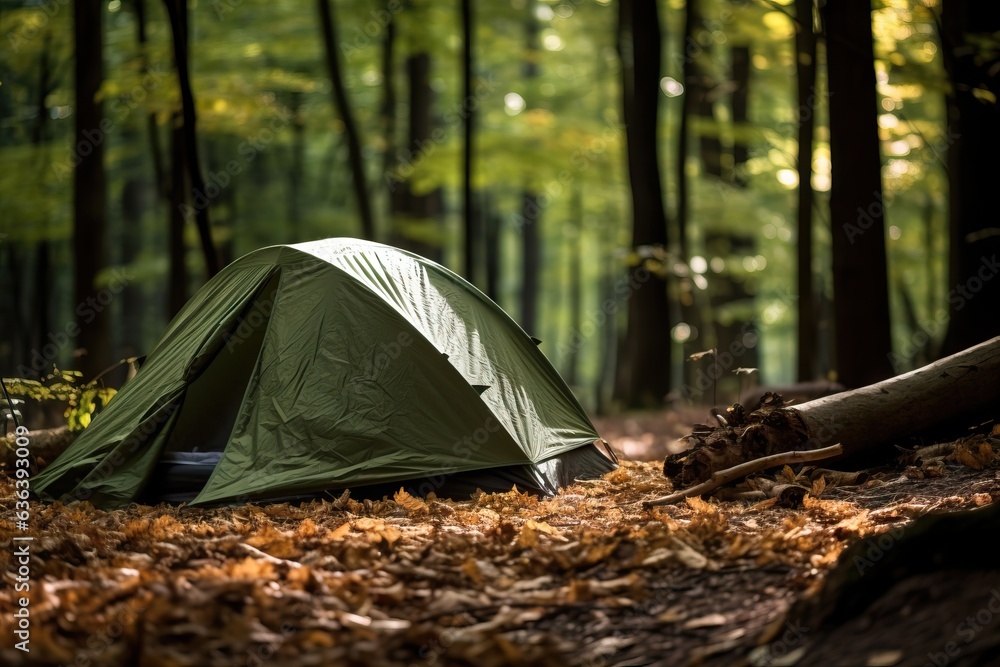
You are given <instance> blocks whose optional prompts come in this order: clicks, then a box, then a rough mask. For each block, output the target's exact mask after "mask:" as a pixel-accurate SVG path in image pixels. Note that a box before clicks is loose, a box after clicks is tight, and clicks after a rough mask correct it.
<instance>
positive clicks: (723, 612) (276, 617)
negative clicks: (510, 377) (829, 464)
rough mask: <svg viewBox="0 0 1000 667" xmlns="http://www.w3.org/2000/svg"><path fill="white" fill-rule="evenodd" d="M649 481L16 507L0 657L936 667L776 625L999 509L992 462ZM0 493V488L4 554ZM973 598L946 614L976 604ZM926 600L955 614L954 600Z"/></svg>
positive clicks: (900, 645)
mask: <svg viewBox="0 0 1000 667" xmlns="http://www.w3.org/2000/svg"><path fill="white" fill-rule="evenodd" d="M630 419H631V420H632V421H631V422H627V420H622V421H621V422H619V423H617V424H615V423H610V422H607V421H605V422H604V423H603V424H602V425H601V428H602V432H603V433H606V434H607V435H608V436H610V437H609V440H610V441H611V442H612V443H613V444H614V445H616V446H617V447H618V448H619V450H620V451H624V452H628V451H630V450H629V447H632V448H633V449H634V450H636V451H638V449H641V447H640V445H642V444H643V443H645V444H646V445H647V449H648V448H652V449H654V450H656V455H657V456H659V455H660V452H659V449H660V448H666V449H670V448H671V447H675V446H676V445H674V444H672V440H673V437H674V435H675V432H676V428H675V426H676V425H675V424H673V423H672V422H671V421H670V420H669V419H668V420H651V419H649V418H646V419H638V420H637V419H636V418H630ZM994 435H995V433H994ZM606 437H607V436H606ZM979 437H980V438H981V440H982V441H985V442H987V444H989V445H992V446H993V448H994V449H997V448H1000V441H997V440H996V439H995V438H987V437H986V435H980V436H979ZM636 443H638V444H636ZM637 448H638V449H637ZM960 449H961V448H960ZM987 449H989V448H987ZM979 451H980V452H981V450H979ZM646 453H647V454H648V453H649V452H648V451H646ZM987 458H988V457H987ZM788 474H791V471H790V470H789V471H785V472H782V473H779V475H778V476H779V477H780V476H782V475H788ZM669 490H670V488H669V483H668V482H667V481H666V479H665V478H664V477H663V474H662V471H661V463H660V462H659V461H650V462H641V461H629V460H623V462H622V466H621V467H620V468H619V469H618V470H616V471H615V472H612V473H609V474H608V475H607V476H605V478H603V479H600V480H594V481H590V482H586V483H578V484H576V485H574V486H571V487H569V488H567V489H565V490H564V491H563V492H562V493H561V494H560V495H558V496H556V497H554V498H550V499H538V498H536V497H532V496H529V495H526V494H521V493H518V492H516V491H512V492H510V493H504V494H490V495H485V494H484V495H480V496H478V497H475V498H473V499H471V500H465V501H453V500H440V499H434V498H430V499H427V500H423V499H417V498H413V497H411V496H408V495H405V494H397V495H396V497H395V498H393V499H385V500H382V501H378V502H372V501H356V500H353V499H351V498H349V497H348V496H346V495H345V496H342V497H340V498H332V497H331V499H330V500H324V501H314V502H312V503H309V504H303V505H301V506H291V505H288V504H273V505H264V506H255V505H246V506H240V507H229V508H222V509H208V510H206V509H195V508H185V507H179V508H178V507H171V506H165V505H161V506H156V507H149V506H138V505H134V506H131V507H129V508H127V509H123V510H115V511H101V510H96V509H94V508H92V507H91V506H89V504H86V503H83V504H76V505H72V506H63V505H61V504H54V505H43V504H39V503H36V504H34V506H33V508H32V511H33V516H32V530H31V534H32V535H34V536H35V541H34V542H33V543H32V547H31V550H32V558H31V565H30V569H31V593H30V599H31V605H30V614H31V615H30V624H31V625H30V630H31V640H30V641H31V643H30V648H31V653H30V654H25V653H22V652H20V651H17V650H15V649H13V648H12V645H13V643H14V641H15V640H14V639H13V636H14V629H15V628H14V625H13V624H14V621H15V619H14V616H13V613H14V610H15V606H14V605H15V600H16V597H17V596H20V595H21V594H20V593H18V594H15V593H14V585H13V575H12V574H11V572H12V571H13V569H14V566H13V564H12V562H11V550H10V549H5V550H4V553H3V556H2V557H0V564H2V565H3V567H4V570H5V572H6V573H7V575H6V580H5V582H4V585H3V587H2V588H0V614H2V616H0V636H2V637H3V643H2V644H0V663H2V664H4V665H29V664H30V665H44V664H68V665H101V666H102V667H103V666H113V665H142V666H144V667H146V666H148V667H174V666H181V665H199V666H201V665H205V666H209V665H220V666H221V665H225V666H227V667H229V666H232V665H247V666H256V665H267V664H273V665H281V666H297V665H303V666H304V665H437V664H442V665H475V666H476V667H492V666H494V665H497V666H499V665H511V664H517V665H586V666H587V667H604V666H608V667H610V666H611V665H647V664H660V665H754V666H762V665H792V664H799V665H804V664H848V665H857V666H860V665H866V664H867V665H872V666H877V665H886V666H893V665H901V666H905V665H924V664H936V663H933V662H929V660H928V655H930V653H931V652H932V650H933V647H934V646H936V645H937V644H935V643H934V642H937V641H938V639H937V637H936V636H933V633H929V634H927V637H926V638H924V637H922V636H920V634H919V633H918V635H917V636H914V634H913V632H914V627H915V626H911V625H910V624H908V623H902V624H897V626H892V627H894V628H895V630H894V631H892V632H888V631H887V632H878V633H875V636H874V638H872V637H869V640H870V641H868V642H867V643H865V642H861V641H858V640H856V639H855V638H854V637H855V634H857V633H858V632H861V633H863V632H864V631H865V628H864V627H862V628H861V629H860V630H858V629H857V628H855V629H854V630H851V631H850V632H848V634H846V635H844V634H843V633H842V634H841V635H836V633H834V634H830V633H829V632H822V633H820V632H815V633H812V632H811V630H810V629H809V628H806V627H803V626H801V625H799V624H797V623H796V622H794V621H791V620H789V619H788V618H787V616H786V614H787V612H788V610H789V607H790V605H791V604H792V603H793V601H795V600H797V599H801V598H803V597H805V596H810V595H813V594H814V593H815V592H816V590H817V589H818V586H819V584H820V583H821V582H822V580H823V577H824V574H825V573H827V572H828V571H830V568H831V567H832V566H833V565H834V564H835V562H836V561H837V559H838V556H840V554H841V553H842V552H843V550H844V549H845V548H846V547H847V546H848V545H850V544H852V543H855V542H857V541H859V540H866V541H870V542H871V543H872V545H873V548H875V549H876V551H877V550H878V549H879V548H882V547H885V548H891V540H890V541H889V542H888V543H882V542H878V541H877V540H878V539H879V538H880V537H884V536H885V535H886V534H887V533H889V531H891V530H892V529H893V528H895V527H898V526H900V525H903V524H906V523H907V522H910V521H911V520H912V519H913V518H914V517H916V516H919V515H922V514H926V513H927V512H930V511H934V510H952V509H962V508H970V507H976V506H983V505H987V504H990V503H992V502H995V501H998V500H1000V460H998V457H996V456H995V455H994V456H993V458H992V460H984V459H983V458H982V457H980V458H979V459H969V458H968V457H965V458H963V457H961V456H958V457H956V456H954V455H952V456H951V458H950V459H943V460H941V461H940V462H939V463H938V464H937V465H935V466H934V467H933V469H931V468H927V469H926V470H921V469H920V468H919V467H912V466H911V467H906V466H905V465H902V464H901V465H890V466H887V467H885V468H882V469H879V470H874V471H872V474H871V476H870V477H869V479H868V480H867V481H865V482H864V484H861V485H855V486H841V487H838V486H835V485H833V484H829V483H827V484H826V485H825V487H824V485H823V484H822V483H820V484H818V485H816V486H814V487H813V492H812V493H811V494H809V495H806V496H805V498H804V500H802V502H801V504H800V505H799V506H797V507H780V506H778V504H777V500H775V499H770V500H765V501H761V502H740V501H733V502H720V501H716V500H710V501H704V500H701V499H698V498H695V499H689V500H688V501H686V502H684V503H682V504H678V505H671V506H665V507H658V508H654V509H652V510H644V509H643V508H642V505H641V502H642V501H643V500H649V499H652V498H654V497H657V496H660V495H662V494H664V493H665V492H668V491H669ZM13 491H14V486H13V483H12V480H11V479H10V478H9V477H8V476H7V475H6V474H2V475H0V498H2V499H3V500H0V507H2V517H3V519H2V520H0V542H3V543H4V544H11V542H10V538H11V537H12V535H13V532H14V526H13V522H12V521H9V520H8V519H10V518H11V517H12V515H13V500H11V498H12V497H13ZM879 544H881V547H879V546H877V545H879ZM942 581H945V582H946V583H945V584H941V583H940V581H939V583H938V585H939V586H940V585H948V584H947V581H946V580H942ZM994 584H1000V581H996V582H994ZM988 589H989V586H988V585H987V586H986V587H985V588H984V587H982V586H981V585H980V586H979V588H977V589H976V590H975V591H974V593H975V595H974V596H973V597H975V596H981V597H983V600H978V598H977V600H978V601H977V600H972V601H971V602H970V601H968V600H967V601H966V602H969V604H973V605H974V606H973V609H975V608H977V606H976V605H978V607H982V606H983V604H984V602H985V600H986V596H988V593H987V590H988ZM992 590H993V592H996V590H997V589H996V588H994V589H992ZM911 594H912V591H911ZM998 600H1000V597H998ZM963 608H964V607H963ZM942 609H944V610H945V613H947V614H952V615H954V616H946V617H945V618H946V620H947V619H948V618H952V617H954V618H955V622H956V623H957V622H958V620H960V619H961V616H959V615H958V614H959V613H960V612H961V610H960V609H958V610H953V609H946V608H945V606H942ZM858 623H861V624H862V626H863V625H864V623H865V619H859V620H858ZM870 625H871V623H869V626H870ZM939 625H940V623H939ZM954 625H955V623H951V625H950V626H949V631H950V628H951V627H953V626H954ZM887 627H888V626H887ZM942 627H943V626H942ZM872 630H873V629H872V628H871V627H868V631H869V635H871V634H872ZM852 633H853V634H852ZM925 634H926V633H925ZM820 636H822V637H823V638H824V641H828V642H837V643H838V646H839V647H840V649H838V651H835V652H834V654H835V655H839V656H840V657H841V658H843V660H845V661H844V662H842V663H837V662H836V661H835V660H831V659H830V658H823V659H822V660H820V659H817V661H816V662H810V661H808V656H806V658H805V659H803V658H802V656H803V654H804V652H805V649H806V648H807V647H809V646H810V645H812V647H813V648H816V646H815V644H816V640H817V638H818V637H820ZM924 639H926V640H925V641H923V640H924ZM820 648H821V649H822V647H820ZM848 649H850V650H848ZM852 651H853V653H852ZM820 654H822V651H820ZM844 656H847V657H844ZM946 657H947V656H946ZM949 660H950V658H949ZM948 664H962V663H960V662H958V661H957V660H956V661H953V662H949V663H948ZM972 664H988V663H972Z"/></svg>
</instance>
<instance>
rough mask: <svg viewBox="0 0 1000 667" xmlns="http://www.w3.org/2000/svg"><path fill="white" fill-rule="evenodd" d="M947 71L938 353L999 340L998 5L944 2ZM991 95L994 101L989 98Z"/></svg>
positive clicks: (999, 146)
mask: <svg viewBox="0 0 1000 667" xmlns="http://www.w3.org/2000/svg"><path fill="white" fill-rule="evenodd" d="M942 23H943V30H942V41H943V42H944V44H943V46H944V48H943V52H944V54H945V65H946V67H947V69H948V74H949V76H950V78H951V83H952V85H951V94H950V95H949V97H948V110H949V114H948V117H949V119H950V122H951V124H950V125H949V127H948V128H946V135H947V136H946V138H945V141H946V142H948V143H950V147H949V148H948V186H949V190H950V198H949V202H950V216H951V227H950V228H951V252H950V257H949V259H950V261H949V265H950V274H951V275H950V280H951V283H950V285H949V290H950V291H949V294H948V302H949V303H948V305H949V306H950V307H951V313H950V315H951V319H950V321H949V322H948V332H947V334H946V335H945V340H944V345H943V348H942V354H951V353H952V352H955V351H956V350H960V349H962V348H964V347H967V346H969V345H973V344H975V343H978V342H979V341H982V340H986V339H987V338H990V337H992V336H996V335H1000V315H998V314H997V304H998V303H1000V276H997V273H998V272H1000V264H998V263H997V256H998V255H1000V229H998V224H997V215H996V201H995V200H996V156H997V154H998V153H1000V107H998V106H997V99H1000V58H998V57H997V55H996V50H995V49H993V48H987V47H984V46H983V45H984V44H991V43H993V42H992V41H991V40H995V37H994V35H996V33H997V32H1000V5H998V4H997V3H995V2H957V1H956V0H948V2H946V3H945V4H944V11H943V13H942ZM990 95H992V96H993V99H992V100H989V96H990Z"/></svg>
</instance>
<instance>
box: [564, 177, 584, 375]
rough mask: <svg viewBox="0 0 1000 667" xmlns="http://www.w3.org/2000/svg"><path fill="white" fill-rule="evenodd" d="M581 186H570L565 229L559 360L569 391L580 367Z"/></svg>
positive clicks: (581, 309)
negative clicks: (563, 341)
mask: <svg viewBox="0 0 1000 667" xmlns="http://www.w3.org/2000/svg"><path fill="white" fill-rule="evenodd" d="M583 211H584V208H583V186H582V185H581V184H580V183H579V181H578V182H576V183H574V184H573V199H572V211H571V214H570V215H571V218H570V223H569V224H570V227H569V230H567V231H569V243H568V245H569V262H568V264H569V281H568V285H567V289H568V291H569V294H568V299H567V301H569V304H568V305H569V307H568V308H567V310H568V311H569V327H567V330H568V331H569V333H570V339H569V345H568V347H567V353H566V356H565V359H564V360H563V378H564V379H565V380H566V384H568V385H569V386H570V387H574V386H576V384H577V382H578V380H577V373H578V371H579V365H580V343H581V342H582V339H578V340H577V339H576V337H577V336H579V335H580V333H579V332H580V331H581V329H582V327H583V294H582V291H583V216H584V213H583Z"/></svg>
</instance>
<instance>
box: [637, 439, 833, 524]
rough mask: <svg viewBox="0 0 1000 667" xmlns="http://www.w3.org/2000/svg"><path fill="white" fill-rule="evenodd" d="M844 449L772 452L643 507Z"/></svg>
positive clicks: (681, 498)
mask: <svg viewBox="0 0 1000 667" xmlns="http://www.w3.org/2000/svg"><path fill="white" fill-rule="evenodd" d="M843 451H844V448H843V447H842V446H841V445H839V444H837V445H832V446H830V447H823V448H822V449H809V450H801V451H795V452H779V453H777V454H771V455H770V456H764V457H761V458H759V459H754V460H753V461H747V462H745V463H741V464H739V465H736V466H733V467H732V468H726V469H725V470H719V471H717V472H715V473H714V474H713V475H712V476H711V477H709V478H708V480H706V481H704V482H702V483H701V484H696V485H694V486H692V487H689V488H687V489H684V490H683V491H678V492H676V493H671V494H670V495H669V496H663V497H661V498H656V499H654V500H646V501H643V503H642V507H643V509H649V508H650V507H656V506H657V505H671V504H673V503H676V502H678V501H681V500H684V499H685V498H689V497H691V496H700V495H702V494H703V493H708V492H709V491H714V490H715V489H717V488H719V487H720V486H723V485H725V484H728V483H729V482H732V481H735V480H737V479H740V478H742V477H746V476H747V475H751V474H753V473H755V472H760V471H761V470H767V469H768V468H774V467H776V466H781V465H787V464H789V463H803V462H805V461H819V460H821V459H828V458H832V457H834V456H837V455H839V454H841V453H843Z"/></svg>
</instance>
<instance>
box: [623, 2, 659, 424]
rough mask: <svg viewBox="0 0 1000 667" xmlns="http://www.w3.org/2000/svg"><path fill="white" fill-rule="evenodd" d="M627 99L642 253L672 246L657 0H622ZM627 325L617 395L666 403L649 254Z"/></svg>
mask: <svg viewBox="0 0 1000 667" xmlns="http://www.w3.org/2000/svg"><path fill="white" fill-rule="evenodd" d="M619 31H620V32H619V44H618V47H619V53H620V56H621V60H622V106H623V114H624V118H625V126H626V129H625V143H626V151H627V156H628V170H629V186H630V190H631V195H632V244H633V247H634V248H635V249H636V251H637V254H639V255H640V256H642V255H645V254H647V253H650V252H665V251H666V249H667V248H668V245H669V242H668V236H667V216H666V211H665V210H664V206H663V190H662V186H661V182H660V164H659V153H658V150H657V146H658V143H657V136H658V120H659V102H660V95H661V93H660V59H661V51H662V47H663V43H662V35H661V32H660V17H659V12H658V10H657V6H656V3H654V2H644V1H640V2H634V1H633V0H619ZM629 285H630V289H631V290H632V292H631V295H630V298H629V300H628V332H627V334H626V345H625V359H624V363H623V368H622V371H623V377H622V379H621V384H620V391H619V398H620V399H621V400H622V401H623V402H624V403H625V404H627V405H629V406H654V405H661V404H662V402H663V398H664V396H665V395H666V394H667V392H668V391H669V389H670V348H671V345H670V313H669V303H668V300H667V285H666V280H665V279H664V278H663V277H661V276H660V275H658V274H657V273H655V272H652V271H649V269H648V267H647V266H646V265H645V263H644V262H643V261H640V263H638V264H636V265H634V266H631V267H630V268H629Z"/></svg>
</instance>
